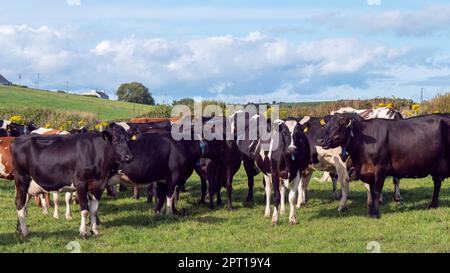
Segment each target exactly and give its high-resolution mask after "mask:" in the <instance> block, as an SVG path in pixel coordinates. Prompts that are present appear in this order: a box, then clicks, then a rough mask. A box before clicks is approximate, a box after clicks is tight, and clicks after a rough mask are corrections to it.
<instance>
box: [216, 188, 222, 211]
mask: <svg viewBox="0 0 450 273" xmlns="http://www.w3.org/2000/svg"><path fill="white" fill-rule="evenodd" d="M221 191H222V186H219V189H218V190H217V206H222V196H221V193H220V192H221Z"/></svg>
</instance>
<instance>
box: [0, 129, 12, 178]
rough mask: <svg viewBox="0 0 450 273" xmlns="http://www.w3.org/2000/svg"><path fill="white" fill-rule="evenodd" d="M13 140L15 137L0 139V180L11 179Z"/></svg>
mask: <svg viewBox="0 0 450 273" xmlns="http://www.w3.org/2000/svg"><path fill="white" fill-rule="evenodd" d="M14 139H15V137H2V138H0V178H3V179H8V180H12V179H13V166H12V157H11V143H12V142H13V141H14Z"/></svg>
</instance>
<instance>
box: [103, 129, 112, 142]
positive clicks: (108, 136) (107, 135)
mask: <svg viewBox="0 0 450 273" xmlns="http://www.w3.org/2000/svg"><path fill="white" fill-rule="evenodd" d="M102 138H103V140H105V141H107V142H112V135H111V133H109V132H108V131H103V132H102Z"/></svg>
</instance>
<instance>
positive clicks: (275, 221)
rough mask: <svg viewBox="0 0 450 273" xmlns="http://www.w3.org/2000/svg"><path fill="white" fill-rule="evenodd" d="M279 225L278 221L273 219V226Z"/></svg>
mask: <svg viewBox="0 0 450 273" xmlns="http://www.w3.org/2000/svg"><path fill="white" fill-rule="evenodd" d="M276 225H278V219H272V226H273V227H274V226H276Z"/></svg>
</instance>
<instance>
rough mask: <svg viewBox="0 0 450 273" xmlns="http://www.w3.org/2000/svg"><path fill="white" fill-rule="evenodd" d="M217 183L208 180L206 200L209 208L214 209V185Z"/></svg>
mask: <svg viewBox="0 0 450 273" xmlns="http://www.w3.org/2000/svg"><path fill="white" fill-rule="evenodd" d="M214 183H217V181H213V180H212V179H208V184H209V186H208V198H209V208H210V209H214V194H215V189H216V187H215V185H214Z"/></svg>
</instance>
